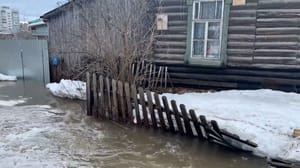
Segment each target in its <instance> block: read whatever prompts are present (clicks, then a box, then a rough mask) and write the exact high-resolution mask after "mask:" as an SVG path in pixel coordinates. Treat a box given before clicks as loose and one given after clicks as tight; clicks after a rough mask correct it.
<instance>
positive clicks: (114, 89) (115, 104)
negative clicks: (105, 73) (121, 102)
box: [112, 79, 119, 121]
mask: <svg viewBox="0 0 300 168" xmlns="http://www.w3.org/2000/svg"><path fill="white" fill-rule="evenodd" d="M112 92H113V93H112V99H113V103H112V105H113V107H112V110H113V111H112V112H113V120H115V121H119V109H118V99H117V82H116V80H114V79H113V80H112Z"/></svg>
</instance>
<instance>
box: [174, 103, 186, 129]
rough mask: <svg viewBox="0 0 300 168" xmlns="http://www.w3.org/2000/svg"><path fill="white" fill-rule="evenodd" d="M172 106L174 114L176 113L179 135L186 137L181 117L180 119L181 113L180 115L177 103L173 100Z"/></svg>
mask: <svg viewBox="0 0 300 168" xmlns="http://www.w3.org/2000/svg"><path fill="white" fill-rule="evenodd" d="M171 105H172V109H173V112H174V116H175V120H176V125H177V129H178V131H179V133H180V134H181V135H184V129H183V126H182V121H181V117H180V115H181V114H180V113H179V110H178V106H177V104H176V101H175V100H172V101H171Z"/></svg>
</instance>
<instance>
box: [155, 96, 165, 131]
mask: <svg viewBox="0 0 300 168" xmlns="http://www.w3.org/2000/svg"><path fill="white" fill-rule="evenodd" d="M154 100H155V105H156V106H155V107H156V110H157V113H158V117H159V124H160V126H161V128H163V129H164V130H165V131H166V130H167V127H166V123H165V119H164V115H163V111H162V107H161V103H160V98H159V96H158V94H157V93H154Z"/></svg>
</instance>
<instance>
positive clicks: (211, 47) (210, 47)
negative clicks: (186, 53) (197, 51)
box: [207, 40, 220, 59]
mask: <svg viewBox="0 0 300 168" xmlns="http://www.w3.org/2000/svg"><path fill="white" fill-rule="evenodd" d="M219 51H220V42H219V41H218V40H217V41H216V40H214V41H208V42H207V58H213V59H219V58H220V53H219Z"/></svg>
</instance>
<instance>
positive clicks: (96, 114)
mask: <svg viewBox="0 0 300 168" xmlns="http://www.w3.org/2000/svg"><path fill="white" fill-rule="evenodd" d="M92 82H93V83H92V85H93V87H92V88H93V100H94V101H93V102H94V103H93V108H92V109H93V116H94V117H95V118H98V117H99V104H98V103H99V101H98V87H97V86H98V85H97V83H98V82H97V76H96V74H95V73H94V74H93V81H92Z"/></svg>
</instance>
